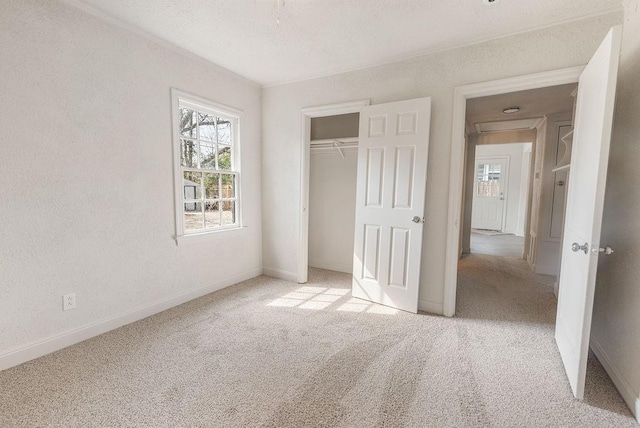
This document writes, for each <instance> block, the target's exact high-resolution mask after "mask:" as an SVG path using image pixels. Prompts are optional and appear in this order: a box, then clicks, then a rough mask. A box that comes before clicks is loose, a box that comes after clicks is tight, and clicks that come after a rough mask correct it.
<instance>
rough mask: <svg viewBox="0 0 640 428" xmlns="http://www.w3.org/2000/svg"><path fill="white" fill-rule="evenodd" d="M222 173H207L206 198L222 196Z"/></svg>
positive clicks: (205, 182) (205, 178)
mask: <svg viewBox="0 0 640 428" xmlns="http://www.w3.org/2000/svg"><path fill="white" fill-rule="evenodd" d="M219 178H220V174H205V177H204V193H205V199H218V198H219V197H220V184H219V181H218V180H219Z"/></svg>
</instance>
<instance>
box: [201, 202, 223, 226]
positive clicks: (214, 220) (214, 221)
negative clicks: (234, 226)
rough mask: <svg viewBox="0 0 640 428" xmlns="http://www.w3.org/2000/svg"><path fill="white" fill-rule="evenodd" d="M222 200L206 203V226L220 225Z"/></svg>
mask: <svg viewBox="0 0 640 428" xmlns="http://www.w3.org/2000/svg"><path fill="white" fill-rule="evenodd" d="M219 207H220V202H218V201H215V202H209V201H207V202H206V203H205V211H204V216H205V227H217V226H220V209H219Z"/></svg>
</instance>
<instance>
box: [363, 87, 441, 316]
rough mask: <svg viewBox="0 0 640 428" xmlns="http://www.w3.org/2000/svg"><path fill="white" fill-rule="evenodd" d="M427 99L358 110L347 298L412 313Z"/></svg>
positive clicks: (422, 194) (419, 244) (426, 142)
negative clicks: (349, 294) (350, 281)
mask: <svg viewBox="0 0 640 428" xmlns="http://www.w3.org/2000/svg"><path fill="white" fill-rule="evenodd" d="M430 119H431V99H430V98H419V99H414V100H406V101H399V102H395V103H389V104H380V105H374V106H369V107H364V108H363V109H362V111H361V112H360V134H359V142H358V173H357V177H358V178H357V192H356V232H355V242H354V260H353V289H352V294H353V296H354V297H357V298H360V299H365V300H369V301H372V302H375V303H380V304H383V305H387V306H391V307H394V308H398V309H402V310H405V311H408V312H413V313H416V312H417V311H418V285H419V280H420V259H421V257H420V256H421V253H422V229H423V222H424V197H425V186H426V181H427V180H426V179H427V154H428V149H429V127H430Z"/></svg>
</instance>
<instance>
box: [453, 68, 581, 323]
mask: <svg viewBox="0 0 640 428" xmlns="http://www.w3.org/2000/svg"><path fill="white" fill-rule="evenodd" d="M583 70H584V67H583V66H579V67H571V68H566V69H561V70H555V71H550V72H545V73H537V74H533V75H527V76H519V77H514V78H509V79H502V80H497V81H491V82H484V83H477V84H472V85H466V86H460V87H457V88H456V89H455V91H454V108H453V129H452V145H451V168H450V177H449V183H450V184H449V189H450V190H449V221H448V225H447V246H446V254H445V285H444V303H443V314H444V315H445V316H449V317H451V316H453V315H455V312H456V288H457V277H458V272H457V270H458V259H459V258H460V255H461V254H462V250H463V248H464V243H463V241H464V239H465V237H466V228H465V227H464V224H463V220H464V217H463V213H464V210H466V209H468V205H470V204H467V202H466V201H467V199H465V198H464V197H461V195H464V189H465V174H464V171H465V170H466V166H467V164H468V162H467V159H466V155H467V153H468V151H467V145H468V139H467V136H468V135H469V133H470V132H469V131H470V130H471V128H470V125H469V124H467V123H466V113H467V100H472V99H476V98H481V97H486V96H492V95H500V94H508V93H512V92H517V91H526V90H532V89H539V88H546V87H550V86H558V85H566V84H576V83H577V82H578V79H579V78H580V75H581V73H582V71H583ZM536 126H537V127H539V126H542V125H541V124H537V125H536ZM536 150H537V145H536ZM532 176H533V177H535V172H534V173H533V174H532ZM467 178H468V175H467ZM530 217H531V216H530V215H529V218H528V219H527V222H529V221H531V218H530ZM469 230H470V227H469ZM530 241H531V240H530V238H529V237H525V253H526V254H527V255H528V254H530V253H531V251H530V250H531V245H530V244H531V242H530Z"/></svg>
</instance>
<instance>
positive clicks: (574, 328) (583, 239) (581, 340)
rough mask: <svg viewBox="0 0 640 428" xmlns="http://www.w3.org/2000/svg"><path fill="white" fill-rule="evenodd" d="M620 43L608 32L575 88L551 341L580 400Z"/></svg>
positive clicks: (614, 31) (617, 36)
mask: <svg viewBox="0 0 640 428" xmlns="http://www.w3.org/2000/svg"><path fill="white" fill-rule="evenodd" d="M621 38H622V30H621V27H615V28H612V29H611V31H610V32H609V34H608V35H607V37H606V38H605V39H604V41H603V42H602V44H601V45H600V47H599V48H598V50H597V51H596V53H595V54H594V56H593V58H592V59H591V61H589V64H588V65H587V67H586V68H585V70H584V72H583V73H582V75H581V76H580V80H579V85H578V99H577V105H576V123H575V128H574V140H573V147H572V150H571V167H570V170H571V173H570V174H569V184H568V186H569V188H568V195H567V212H566V220H565V230H564V237H563V240H562V262H561V270H560V280H559V291H558V313H557V317H556V334H555V337H556V343H557V344H558V349H559V350H560V355H561V356H562V361H563V363H564V366H565V370H566V372H567V377H568V378H569V383H570V385H571V389H572V390H573V394H574V395H575V397H576V398H579V399H582V398H583V396H584V384H585V377H586V370H587V354H588V352H589V336H590V333H591V315H592V311H593V296H594V292H595V285H596V269H597V263H598V256H599V252H598V249H599V247H600V229H601V225H602V210H603V205H604V190H605V184H606V179H607V163H608V159H609V145H610V141H611V125H612V122H613V106H614V101H615V91H616V79H617V74H618V62H619V56H620V42H621ZM574 243H575V244H577V245H576V248H572V246H573V244H574ZM578 246H581V247H582V248H577V247H578Z"/></svg>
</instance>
